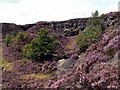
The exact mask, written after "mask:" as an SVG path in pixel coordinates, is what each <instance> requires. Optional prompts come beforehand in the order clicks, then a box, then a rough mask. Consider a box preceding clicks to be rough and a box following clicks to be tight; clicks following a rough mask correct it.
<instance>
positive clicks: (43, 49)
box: [22, 29, 56, 60]
mask: <svg viewBox="0 0 120 90" xmlns="http://www.w3.org/2000/svg"><path fill="white" fill-rule="evenodd" d="M55 48H56V40H55V39H54V38H53V37H50V36H48V30H47V29H41V30H40V31H39V32H38V37H36V38H34V39H33V40H32V41H31V42H30V43H29V44H26V45H25V46H24V47H23V49H22V50H23V55H24V56H25V57H26V58H28V59H32V60H39V59H40V58H41V57H44V56H46V55H51V54H52V53H53V52H54V50H55Z"/></svg>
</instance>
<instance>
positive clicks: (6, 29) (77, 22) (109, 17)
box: [2, 12, 120, 36]
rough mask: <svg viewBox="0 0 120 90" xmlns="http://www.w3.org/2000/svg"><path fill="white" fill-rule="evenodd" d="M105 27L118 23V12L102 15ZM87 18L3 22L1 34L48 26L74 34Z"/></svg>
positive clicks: (82, 28)
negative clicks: (20, 23)
mask: <svg viewBox="0 0 120 90" xmlns="http://www.w3.org/2000/svg"><path fill="white" fill-rule="evenodd" d="M101 18H103V20H104V22H105V24H106V28H107V27H108V26H110V25H118V24H119V23H118V18H120V12H111V13H108V14H105V15H102V16H101ZM88 19H89V18H77V19H70V20H66V21H56V22H54V21H53V22H45V21H40V22H37V23H34V24H26V25H16V24H13V23H3V24H2V34H3V36H4V35H6V34H9V33H11V32H15V33H17V32H20V31H28V32H30V33H34V32H36V30H37V29H40V28H49V29H52V30H55V31H56V32H58V33H60V34H62V35H66V36H74V35H77V34H78V33H79V31H82V30H84V29H85V27H86V23H87V20H88Z"/></svg>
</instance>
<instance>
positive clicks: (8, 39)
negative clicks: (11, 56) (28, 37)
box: [4, 33, 16, 47]
mask: <svg viewBox="0 0 120 90" xmlns="http://www.w3.org/2000/svg"><path fill="white" fill-rule="evenodd" d="M15 36H16V34H15V33H12V34H10V35H9V34H7V35H6V36H5V39H4V42H5V45H6V46H7V47H8V46H9V45H10V44H11V43H12V42H13V39H14V37H15Z"/></svg>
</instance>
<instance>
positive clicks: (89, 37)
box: [77, 11, 103, 52]
mask: <svg viewBox="0 0 120 90" xmlns="http://www.w3.org/2000/svg"><path fill="white" fill-rule="evenodd" d="M102 30H103V21H102V20H101V19H100V17H99V13H98V11H95V13H92V17H90V19H89V20H88V22H87V27H86V29H85V30H84V31H83V32H81V33H80V34H79V36H78V39H77V43H78V45H79V47H80V52H85V51H86V49H87V48H88V47H89V46H90V45H91V44H92V43H94V42H96V41H97V39H98V38H99V37H100V36H101V35H102Z"/></svg>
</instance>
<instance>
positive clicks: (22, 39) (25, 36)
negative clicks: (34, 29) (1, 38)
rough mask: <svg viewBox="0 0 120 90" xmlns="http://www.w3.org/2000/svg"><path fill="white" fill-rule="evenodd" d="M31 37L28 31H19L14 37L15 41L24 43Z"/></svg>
mask: <svg viewBox="0 0 120 90" xmlns="http://www.w3.org/2000/svg"><path fill="white" fill-rule="evenodd" d="M28 39H29V34H28V33H26V32H19V33H18V34H17V36H16V37H15V38H14V43H16V44H22V43H23V42H27V41H28Z"/></svg>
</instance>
